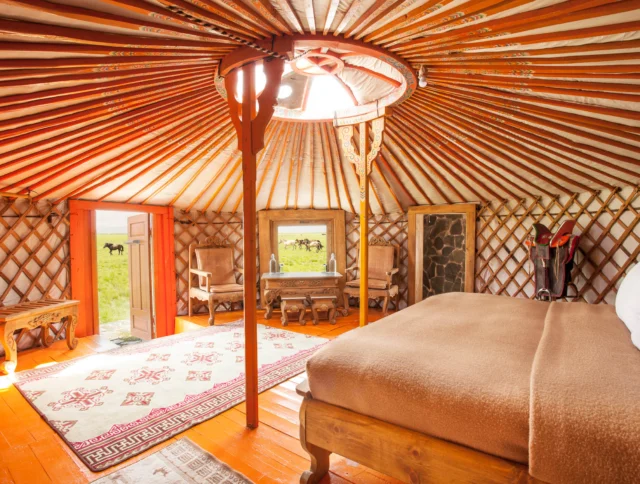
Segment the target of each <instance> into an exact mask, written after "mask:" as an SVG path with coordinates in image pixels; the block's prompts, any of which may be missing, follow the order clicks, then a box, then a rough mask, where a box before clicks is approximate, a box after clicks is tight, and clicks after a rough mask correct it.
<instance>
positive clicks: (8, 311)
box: [0, 299, 80, 373]
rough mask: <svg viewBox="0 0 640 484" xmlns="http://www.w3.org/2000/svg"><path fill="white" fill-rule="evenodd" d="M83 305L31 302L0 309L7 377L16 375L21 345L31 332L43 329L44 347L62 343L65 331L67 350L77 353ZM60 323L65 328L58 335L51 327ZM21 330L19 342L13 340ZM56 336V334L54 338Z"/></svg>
mask: <svg viewBox="0 0 640 484" xmlns="http://www.w3.org/2000/svg"><path fill="white" fill-rule="evenodd" d="M79 303H80V301H75V300H72V299H68V300H60V299H48V300H43V301H30V302H25V303H20V304H16V305H14V306H5V307H0V328H1V329H2V333H1V337H2V340H1V343H2V346H3V347H4V352H5V361H4V363H3V364H2V365H0V369H1V370H2V371H4V372H5V373H13V372H14V371H15V369H16V365H17V364H18V343H17V341H18V342H19V341H20V339H21V338H22V336H23V335H24V334H25V333H26V332H28V331H31V330H32V329H35V328H38V327H41V328H42V330H41V331H40V341H41V342H42V345H43V346H45V347H48V346H51V344H52V343H53V342H54V341H55V340H57V339H59V336H60V335H61V333H62V331H63V330H64V329H66V330H67V333H66V334H67V346H69V349H71V350H72V349H74V348H75V347H76V346H77V345H78V340H77V339H76V337H75V332H76V325H77V324H78V304H79ZM57 322H61V323H62V326H60V328H59V329H58V330H57V331H56V330H55V328H53V327H51V324H52V323H57ZM19 329H20V330H22V331H21V332H20V334H19V335H18V339H17V341H16V339H14V337H13V333H14V332H15V331H17V330H19ZM51 333H53V334H51Z"/></svg>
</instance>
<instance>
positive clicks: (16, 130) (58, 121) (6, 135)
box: [0, 76, 207, 141]
mask: <svg viewBox="0 0 640 484" xmlns="http://www.w3.org/2000/svg"><path fill="white" fill-rule="evenodd" d="M206 77H207V76H205V78H206ZM200 80H201V79H200V78H196V79H190V80H189V81H188V83H196V82H199V81H200ZM161 84H168V85H169V88H171V84H172V83H171V82H163V83H161ZM174 84H175V83H174ZM157 89H158V86H154V87H146V88H143V89H138V90H136V91H133V92H131V93H127V94H124V95H117V94H115V95H112V96H105V97H104V98H102V99H98V100H95V101H86V102H83V103H79V104H75V105H72V106H68V107H64V108H56V109H51V110H49V111H45V112H42V113H36V114H30V115H25V116H21V117H20V118H16V119H6V120H2V121H0V140H7V141H8V140H9V139H12V138H14V137H16V136H18V135H21V134H28V133H31V134H32V135H35V133H34V132H36V131H40V130H42V129H56V128H58V127H60V125H63V124H64V123H68V122H71V121H73V122H75V123H77V122H81V121H83V120H91V119H94V118H95V117H96V116H97V115H101V114H104V115H108V116H113V115H114V114H115V112H116V109H117V108H118V107H119V105H122V106H126V103H127V102H128V101H129V100H133V99H137V98H139V97H144V96H147V95H148V94H152V93H154V92H155V91H156V90H157Z"/></svg>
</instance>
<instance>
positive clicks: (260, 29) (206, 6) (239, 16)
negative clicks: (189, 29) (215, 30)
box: [158, 0, 278, 37]
mask: <svg viewBox="0 0 640 484" xmlns="http://www.w3.org/2000/svg"><path fill="white" fill-rule="evenodd" d="M158 2H159V3H160V4H162V5H164V6H165V7H166V8H167V9H170V8H171V7H173V8H176V7H177V8H178V9H180V10H182V11H183V12H185V13H188V14H190V15H192V16H194V17H196V18H201V19H203V20H205V21H207V22H208V23H211V24H212V25H215V26H218V25H225V24H226V23H227V22H230V23H231V24H235V25H238V26H240V27H242V28H243V29H246V30H248V31H250V32H251V31H253V32H255V33H256V34H257V35H258V37H269V36H271V35H275V34H277V33H278V32H277V30H276V29H274V28H273V27H272V26H270V25H267V24H266V23H265V22H264V20H263V19H261V18H260V17H259V16H257V15H255V14H254V13H253V12H252V11H251V10H250V9H249V8H247V7H246V6H245V5H241V4H238V5H237V8H236V5H230V2H228V1H224V0H221V1H220V3H222V4H223V5H225V6H221V5H219V4H218V3H216V2H214V1H212V0H198V2H197V5H196V4H195V2H191V1H185V0H158ZM169 11H171V10H169ZM173 13H176V12H173ZM219 18H223V19H224V22H220V21H219V20H218V19H219Z"/></svg>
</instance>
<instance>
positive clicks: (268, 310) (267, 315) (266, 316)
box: [264, 291, 276, 319]
mask: <svg viewBox="0 0 640 484" xmlns="http://www.w3.org/2000/svg"><path fill="white" fill-rule="evenodd" d="M264 298H265V301H266V302H267V307H266V308H265V311H264V319H271V315H272V314H273V303H274V302H275V299H276V298H275V297H271V294H270V293H269V292H268V291H267V292H265V295H264Z"/></svg>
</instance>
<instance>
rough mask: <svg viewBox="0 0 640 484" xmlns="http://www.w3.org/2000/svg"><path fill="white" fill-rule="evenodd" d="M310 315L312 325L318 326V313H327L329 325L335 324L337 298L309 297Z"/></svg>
mask: <svg viewBox="0 0 640 484" xmlns="http://www.w3.org/2000/svg"><path fill="white" fill-rule="evenodd" d="M310 299H311V314H312V315H313V324H318V321H319V320H320V316H319V314H318V313H320V312H323V313H327V319H328V320H329V323H331V324H336V308H337V307H338V298H337V297H336V296H328V295H327V296H311V298H310Z"/></svg>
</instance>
